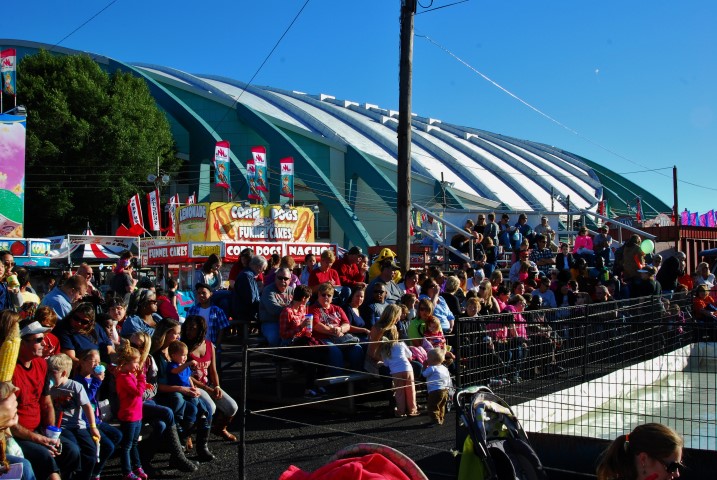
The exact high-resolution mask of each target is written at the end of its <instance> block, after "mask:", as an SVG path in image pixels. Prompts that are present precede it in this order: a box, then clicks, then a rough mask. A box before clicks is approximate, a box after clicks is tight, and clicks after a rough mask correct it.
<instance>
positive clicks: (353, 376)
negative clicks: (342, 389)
mask: <svg viewBox="0 0 717 480" xmlns="http://www.w3.org/2000/svg"><path fill="white" fill-rule="evenodd" d="M373 377H374V376H373V375H371V374H369V373H347V374H346V375H338V376H336V377H325V378H318V379H316V381H315V382H314V384H315V385H316V386H317V387H327V386H333V385H343V384H345V385H346V387H347V391H346V393H347V395H348V399H347V400H348V406H349V412H350V413H356V401H355V397H354V392H355V389H354V383H355V382H359V381H362V380H369V379H371V378H373Z"/></svg>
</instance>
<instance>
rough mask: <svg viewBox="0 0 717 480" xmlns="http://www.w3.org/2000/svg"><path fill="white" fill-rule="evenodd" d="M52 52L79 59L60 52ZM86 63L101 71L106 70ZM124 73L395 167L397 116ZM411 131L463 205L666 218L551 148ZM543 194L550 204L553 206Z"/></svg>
mask: <svg viewBox="0 0 717 480" xmlns="http://www.w3.org/2000/svg"><path fill="white" fill-rule="evenodd" d="M5 43H6V44H14V45H18V46H21V47H25V48H27V49H30V50H35V49H37V48H44V47H46V46H43V45H42V44H38V43H35V42H29V41H22V40H8V41H5ZM55 51H56V52H58V53H62V54H73V53H80V52H77V51H74V50H70V49H64V48H56V49H55ZM90 55H91V56H92V57H93V59H95V60H96V61H97V62H98V63H101V64H105V65H107V64H108V63H112V62H113V60H111V59H109V58H107V57H103V56H100V55H95V54H90ZM128 65H131V67H132V68H134V69H135V71H137V72H142V74H143V75H145V76H147V77H151V78H152V79H153V80H154V82H157V83H158V84H161V83H162V82H168V83H169V82H174V84H175V85H177V86H179V87H180V88H182V89H187V90H189V91H191V92H194V93H197V94H199V95H202V96H203V97H205V98H210V99H214V100H216V101H217V102H220V103H223V104H225V105H232V104H234V103H235V102H236V103H237V104H240V105H241V106H242V108H244V107H247V108H249V109H251V110H252V111H256V112H258V113H260V114H261V115H263V117H264V118H268V119H275V120H276V121H277V122H278V123H280V124H284V125H289V126H291V127H292V128H293V129H295V131H297V132H301V131H305V132H306V133H307V135H309V136H312V137H314V138H318V137H321V138H324V139H326V140H327V141H329V142H332V143H333V144H334V145H343V146H345V147H346V149H347V151H349V152H351V151H353V150H355V151H357V152H360V153H359V155H360V156H361V158H365V159H375V160H372V161H376V162H378V161H381V162H384V164H385V165H387V166H388V167H389V168H391V166H395V165H396V157H397V149H398V147H397V135H396V128H397V126H398V111H395V110H390V109H384V108H380V107H379V106H377V105H372V104H369V103H359V102H354V101H349V100H340V99H336V98H335V97H333V96H331V95H325V94H316V95H310V94H305V93H301V92H295V91H287V90H281V89H278V88H272V87H259V86H254V85H250V86H248V85H246V84H245V83H243V82H240V81H237V80H233V79H229V78H225V77H221V76H215V75H205V74H190V73H187V72H183V71H180V70H176V69H173V68H169V67H164V66H159V65H148V64H141V63H134V64H128ZM179 103H181V102H179ZM237 107H238V106H237ZM412 128H413V134H412V142H413V144H412V170H413V174H414V175H416V176H418V177H423V180H429V181H432V182H435V181H440V180H441V179H443V180H445V181H446V182H449V183H450V184H452V188H451V189H452V190H453V191H454V193H455V194H457V195H458V196H461V193H463V194H465V195H464V196H463V198H474V199H475V198H476V197H477V198H478V200H480V198H484V199H488V200H492V201H494V202H497V203H498V204H503V205H505V206H506V207H508V208H510V209H514V210H521V211H526V212H529V211H536V212H537V211H547V210H550V209H551V206H552V207H554V209H555V210H557V211H564V210H565V206H564V204H562V203H561V200H560V199H565V198H567V197H568V196H570V203H571V206H572V207H577V208H587V209H595V208H596V204H597V201H598V200H600V199H602V198H603V197H604V196H609V197H610V202H611V206H613V208H614V207H615V206H618V205H619V204H620V203H622V204H623V205H624V204H625V203H626V202H629V201H632V199H634V198H635V197H636V196H640V197H643V199H644V201H643V208H645V207H647V209H651V210H654V212H655V213H657V212H660V211H669V207H668V206H667V205H665V204H664V203H663V202H661V201H660V200H659V199H657V198H656V197H654V195H652V194H650V193H649V192H647V191H645V190H644V189H642V188H640V187H639V186H637V185H636V184H634V183H632V182H630V181H629V180H627V179H625V178H623V177H622V176H620V175H618V174H616V173H614V172H611V171H610V170H608V169H606V168H604V167H603V166H602V165H599V164H598V163H594V162H591V161H589V160H587V159H584V158H582V157H580V156H579V155H576V154H573V153H570V152H566V151H564V150H561V149H559V148H556V147H552V146H549V145H545V144H541V143H537V142H534V141H529V140H522V139H517V138H513V137H509V136H505V135H500V134H495V133H491V132H487V131H484V130H480V129H476V128H471V127H466V126H460V125H455V124H452V123H448V122H442V121H441V120H437V119H434V118H429V117H422V116H419V115H413V118H412ZM394 168H395V167H394ZM551 193H552V194H553V195H555V197H557V198H556V201H555V203H554V204H553V202H552V199H553V197H552V196H551ZM613 200H615V203H616V204H618V205H615V204H614V203H613ZM646 213H647V212H646Z"/></svg>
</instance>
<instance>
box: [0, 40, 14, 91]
mask: <svg viewBox="0 0 717 480" xmlns="http://www.w3.org/2000/svg"><path fill="white" fill-rule="evenodd" d="M15 58H16V55H15V49H14V48H6V49H5V50H3V51H2V52H0V74H2V91H3V92H4V93H7V94H8V95H12V96H13V97H14V96H15Z"/></svg>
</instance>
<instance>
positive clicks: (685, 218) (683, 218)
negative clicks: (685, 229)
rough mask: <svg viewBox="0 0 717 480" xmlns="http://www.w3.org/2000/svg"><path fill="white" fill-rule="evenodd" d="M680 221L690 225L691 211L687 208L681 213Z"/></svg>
mask: <svg viewBox="0 0 717 480" xmlns="http://www.w3.org/2000/svg"><path fill="white" fill-rule="evenodd" d="M680 223H681V224H682V225H689V224H690V212H689V211H687V209H686V208H685V211H684V212H682V213H681V214H680Z"/></svg>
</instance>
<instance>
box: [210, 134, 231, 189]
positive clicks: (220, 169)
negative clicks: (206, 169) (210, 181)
mask: <svg viewBox="0 0 717 480" xmlns="http://www.w3.org/2000/svg"><path fill="white" fill-rule="evenodd" d="M214 184H215V185H216V186H217V187H222V188H226V189H227V190H228V189H229V142H227V141H226V140H222V141H220V142H217V144H216V146H215V147H214Z"/></svg>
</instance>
